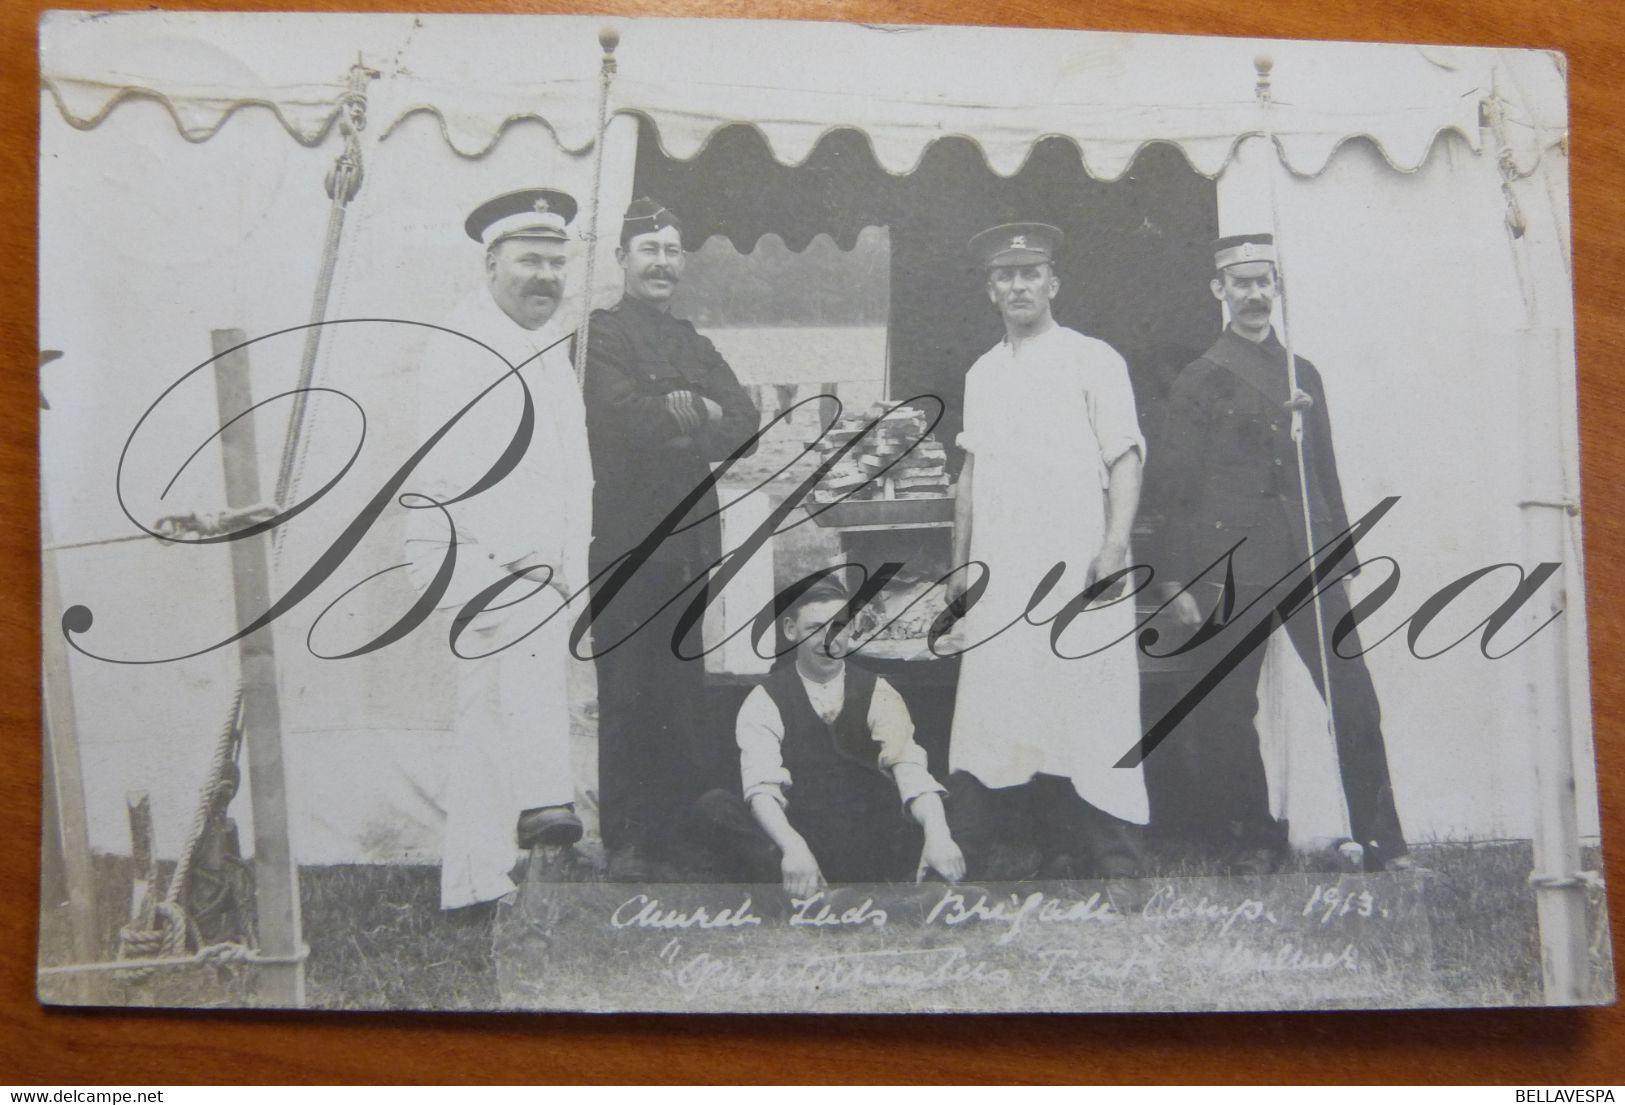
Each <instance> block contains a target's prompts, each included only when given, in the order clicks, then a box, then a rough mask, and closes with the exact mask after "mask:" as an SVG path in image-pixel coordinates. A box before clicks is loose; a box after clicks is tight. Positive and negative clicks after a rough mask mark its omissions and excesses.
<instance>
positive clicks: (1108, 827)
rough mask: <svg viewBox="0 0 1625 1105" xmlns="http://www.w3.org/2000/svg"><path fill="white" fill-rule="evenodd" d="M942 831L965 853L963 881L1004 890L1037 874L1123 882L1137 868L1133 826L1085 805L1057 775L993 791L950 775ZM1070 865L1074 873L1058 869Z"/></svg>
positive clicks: (1138, 840) (1139, 859)
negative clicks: (999, 886)
mask: <svg viewBox="0 0 1625 1105" xmlns="http://www.w3.org/2000/svg"><path fill="white" fill-rule="evenodd" d="M948 827H949V831H951V832H952V833H953V836H954V840H955V841H956V842H957V843H958V844H959V849H960V851H962V852H964V853H965V877H966V878H969V879H982V880H987V881H994V882H1007V881H1012V880H1015V879H1021V878H1028V877H1031V876H1032V875H1033V874H1036V873H1039V872H1040V871H1041V870H1045V871H1049V872H1053V873H1057V874H1063V875H1066V876H1069V877H1086V876H1095V877H1099V878H1123V877H1131V876H1134V875H1138V874H1140V873H1141V871H1142V868H1143V859H1144V844H1143V839H1142V837H1143V834H1142V832H1141V829H1140V826H1138V825H1135V824H1132V823H1130V822H1128V821H1123V820H1120V819H1119V818H1116V817H1113V816H1112V815H1111V814H1109V813H1107V812H1105V811H1104V810H1101V809H1097V808H1096V807H1094V806H1092V805H1090V804H1089V803H1088V802H1085V801H1084V800H1083V799H1082V798H1080V797H1079V796H1078V792H1077V790H1076V789H1075V788H1074V787H1073V786H1072V781H1071V780H1070V779H1063V778H1061V777H1060V776H1058V775H1038V776H1035V777H1034V778H1033V779H1032V781H1030V782H1027V783H1022V784H1021V785H1020V786H1013V787H998V788H993V787H988V786H985V785H983V783H982V781H981V780H980V779H978V778H976V777H975V776H974V775H972V774H970V773H969V772H966V771H956V772H954V773H953V775H951V776H950V777H949V779H948ZM1074 859H1075V860H1077V861H1078V862H1080V863H1081V864H1082V865H1083V866H1082V869H1079V868H1078V867H1075V866H1068V867H1062V866H1060V863H1061V862H1068V863H1070V861H1072V860H1074Z"/></svg>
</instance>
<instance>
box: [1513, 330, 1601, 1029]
mask: <svg viewBox="0 0 1625 1105" xmlns="http://www.w3.org/2000/svg"><path fill="white" fill-rule="evenodd" d="M1558 340H1560V339H1559V338H1558V335H1557V334H1555V333H1553V332H1552V331H1549V330H1538V329H1534V330H1531V331H1530V332H1528V333H1526V334H1525V336H1524V344H1523V348H1522V353H1523V356H1522V357H1521V358H1520V366H1519V367H1520V378H1521V379H1522V381H1523V389H1524V394H1523V396H1522V400H1523V401H1522V403H1521V404H1520V409H1521V410H1522V411H1524V412H1525V414H1526V416H1530V417H1529V422H1530V424H1531V425H1535V426H1546V425H1562V424H1563V422H1564V420H1565V419H1567V418H1570V417H1571V415H1570V414H1569V412H1570V411H1571V410H1572V409H1573V408H1572V407H1570V406H1569V405H1568V403H1566V402H1564V401H1563V396H1562V393H1563V392H1564V391H1565V390H1566V387H1567V381H1566V380H1565V379H1564V377H1565V376H1566V375H1567V370H1566V368H1565V367H1564V365H1563V358H1562V357H1561V356H1560V354H1559V352H1558V349H1557V342H1558ZM1554 376H1555V377H1556V379H1555V382H1554ZM1543 392H1544V394H1542V393H1543ZM1554 410H1555V412H1556V416H1555V420H1548V419H1547V418H1543V417H1540V415H1542V414H1545V413H1547V412H1549V411H1554ZM1551 446H1552V442H1551V441H1550V440H1549V439H1548V440H1544V441H1540V442H1537V443H1536V450H1537V452H1538V451H1539V450H1540V449H1541V448H1542V447H1544V449H1545V451H1546V452H1547V453H1548V454H1549V453H1551V452H1553V451H1554V450H1552V448H1551ZM1566 469H1567V461H1566V458H1561V459H1560V460H1559V462H1558V463H1557V464H1555V465H1554V464H1552V463H1551V461H1550V460H1549V459H1548V458H1547V457H1540V456H1530V457H1527V458H1526V460H1525V470H1526V471H1527V472H1529V474H1530V477H1531V479H1532V480H1533V481H1536V482H1535V485H1534V486H1533V487H1531V489H1530V498H1528V499H1526V500H1524V501H1523V502H1521V503H1520V504H1519V506H1521V507H1522V508H1523V516H1524V525H1525V527H1526V529H1525V532H1526V533H1527V534H1528V535H1529V537H1530V538H1531V548H1533V549H1535V550H1538V553H1539V555H1540V556H1541V558H1542V559H1547V558H1556V559H1561V560H1562V561H1563V566H1564V567H1563V570H1562V571H1561V572H1559V573H1558V575H1557V576H1556V577H1555V579H1554V581H1553V585H1552V586H1550V587H1549V590H1548V595H1549V605H1548V607H1547V609H1546V610H1545V612H1544V617H1546V618H1551V617H1556V616H1557V615H1558V614H1560V613H1561V612H1562V611H1563V610H1564V609H1565V608H1566V607H1567V606H1568V601H1569V597H1570V596H1571V595H1577V594H1583V593H1584V592H1583V590H1581V589H1579V588H1578V587H1576V588H1575V589H1573V590H1571V589H1570V578H1571V571H1572V566H1573V563H1574V560H1575V559H1576V556H1577V553H1578V549H1577V548H1575V547H1574V545H1573V544H1571V542H1570V541H1569V540H1568V538H1569V536H1570V535H1571V533H1572V527H1571V523H1572V520H1573V518H1574V517H1575V516H1576V515H1577V513H1578V510H1579V496H1578V493H1577V490H1576V489H1574V488H1571V487H1570V486H1569V479H1568V472H1567V471H1566ZM1550 490H1556V491H1558V494H1557V495H1556V496H1553V495H1551V494H1550ZM1567 629H1568V627H1567V626H1566V625H1564V626H1559V627H1558V632H1556V633H1554V634H1551V635H1550V636H1549V637H1548V639H1547V641H1546V645H1547V647H1546V648H1544V649H1530V650H1529V653H1530V656H1529V661H1528V662H1529V666H1530V669H1531V671H1530V676H1529V681H1530V690H1531V692H1532V693H1531V695H1530V705H1531V707H1532V708H1533V710H1534V711H1535V717H1536V723H1535V724H1534V725H1532V726H1531V727H1530V730H1529V738H1530V740H1531V741H1533V743H1534V746H1535V747H1534V761H1535V840H1534V853H1535V854H1534V859H1535V868H1534V871H1533V873H1532V874H1531V875H1530V878H1529V883H1530V885H1531V886H1532V887H1533V888H1534V891H1535V915H1536V917H1537V918H1538V919H1539V922H1540V965H1541V979H1542V983H1543V987H1544V992H1545V997H1546V1004H1548V1005H1579V1004H1584V1003H1585V1002H1587V1001H1590V1000H1591V959H1590V925H1589V922H1588V920H1587V918H1586V881H1585V877H1584V875H1583V874H1582V873H1581V870H1580V869H1581V867H1582V862H1581V858H1580V824H1579V815H1578V811H1577V809H1576V801H1575V771H1574V729H1573V716H1572V712H1571V710H1570V708H1569V707H1570V702H1569V678H1570V672H1569V664H1570V663H1571V662H1572V660H1573V656H1574V653H1573V652H1572V651H1571V649H1570V647H1569V640H1568V634H1567ZM1579 656H1580V657H1581V663H1584V657H1585V653H1584V651H1583V650H1582V651H1581V652H1580V653H1579ZM1543 707H1544V709H1542V708H1543ZM1547 710H1549V711H1550V715H1549V718H1550V719H1549V721H1546V722H1544V723H1542V722H1541V721H1540V720H1539V719H1540V716H1541V714H1542V713H1544V712H1546V711H1547Z"/></svg>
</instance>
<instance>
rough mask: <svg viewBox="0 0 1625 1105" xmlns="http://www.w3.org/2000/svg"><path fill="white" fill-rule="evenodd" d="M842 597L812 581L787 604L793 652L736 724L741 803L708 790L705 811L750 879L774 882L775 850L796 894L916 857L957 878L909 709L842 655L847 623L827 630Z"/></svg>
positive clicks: (887, 872) (959, 871)
mask: <svg viewBox="0 0 1625 1105" xmlns="http://www.w3.org/2000/svg"><path fill="white" fill-rule="evenodd" d="M849 601H850V600H849V596H848V595H847V593H846V591H845V590H844V589H843V588H842V587H840V586H839V585H838V584H836V583H835V582H833V581H830V580H822V581H820V582H819V583H817V584H814V585H813V586H812V587H811V588H809V589H808V590H807V591H806V592H804V593H803V594H802V595H801V596H800V597H798V598H797V600H796V602H795V603H794V604H793V605H792V606H791V607H790V608H789V609H788V610H786V611H785V613H784V616H783V618H782V619H781V628H782V631H783V633H784V635H785V638H786V641H787V643H789V644H792V645H794V646H795V662H794V663H787V664H782V665H780V666H779V667H778V668H776V669H775V670H774V671H773V673H772V674H771V675H769V676H768V677H767V678H766V680H764V681H763V682H762V683H761V685H759V686H757V687H756V688H755V689H754V690H752V691H751V692H750V696H749V697H748V698H746V699H745V702H744V705H742V706H741V707H740V709H739V718H738V721H737V723H736V726H735V737H736V739H737V740H738V742H739V766H740V779H741V783H742V785H743V790H744V798H743V801H741V799H740V798H739V796H738V795H734V794H729V793H727V792H724V791H711V792H710V793H709V794H707V795H706V796H705V798H704V799H702V803H703V805H704V810H705V814H706V816H707V817H708V818H709V820H710V821H711V822H712V824H713V825H714V826H715V827H717V828H719V829H723V830H729V831H731V834H732V836H733V838H734V840H735V843H736V845H737V846H736V847H733V848H732V849H731V851H733V852H734V853H735V856H736V858H737V859H738V860H739V862H740V865H741V866H742V867H743V868H745V872H744V877H745V878H746V879H747V880H748V881H752V882H771V881H773V879H774V878H775V873H774V870H773V864H774V861H775V859H776V860H777V867H778V871H777V876H778V877H779V878H782V880H783V882H784V888H785V890H786V891H788V892H789V893H790V894H791V895H793V896H796V897H806V896H807V895H809V894H811V893H812V892H813V891H814V890H816V889H817V888H818V887H820V886H823V885H825V884H826V883H853V882H912V881H914V879H915V877H916V875H917V874H919V873H920V872H921V867H922V864H923V866H924V867H929V868H930V869H931V870H934V871H935V872H936V873H937V874H939V875H941V876H942V877H943V878H945V879H947V880H949V881H950V882H957V881H958V880H959V879H961V878H962V877H964V874H965V857H964V856H963V855H962V854H961V853H960V851H959V846H958V845H957V844H955V843H954V840H953V837H952V836H951V835H950V834H949V832H948V821H947V818H946V817H945V816H944V813H943V807H942V795H943V793H944V791H943V788H942V787H941V786H940V785H939V784H938V783H937V781H936V780H935V779H934V778H932V777H931V773H930V771H928V770H927V769H926V761H925V750H924V749H922V748H921V747H920V746H919V745H918V744H916V743H915V742H914V723H913V721H912V720H911V719H910V718H909V714H908V707H907V706H906V705H904V703H903V699H902V697H901V696H900V695H899V694H898V693H897V692H896V691H895V690H893V689H892V687H891V686H890V685H889V684H887V682H886V681H885V680H884V679H881V678H879V677H877V676H875V675H874V674H873V673H871V672H867V671H864V670H863V669H862V668H859V667H856V666H853V665H849V664H847V662H846V661H845V659H843V651H844V650H845V649H847V648H849V647H850V630H849V629H848V628H838V629H836V630H835V631H834V632H833V633H832V632H830V630H829V625H830V623H831V622H832V621H834V620H835V619H837V618H839V617H840V616H841V615H842V613H843V611H844V610H845V609H846V606H847V603H848V602H849ZM746 807H748V810H749V814H748V815H747V814H746ZM769 841H771V845H769Z"/></svg>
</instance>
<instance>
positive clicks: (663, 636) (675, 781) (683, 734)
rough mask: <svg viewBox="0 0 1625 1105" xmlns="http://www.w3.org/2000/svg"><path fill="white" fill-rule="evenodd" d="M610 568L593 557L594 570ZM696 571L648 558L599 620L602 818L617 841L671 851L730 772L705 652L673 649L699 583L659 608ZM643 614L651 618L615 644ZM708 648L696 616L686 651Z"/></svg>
mask: <svg viewBox="0 0 1625 1105" xmlns="http://www.w3.org/2000/svg"><path fill="white" fill-rule="evenodd" d="M602 570H603V565H601V564H595V565H594V567H593V574H594V577H595V578H596V577H597V576H598V573H599V572H600V571H602ZM693 578H694V577H693V574H692V573H691V572H690V571H689V570H688V569H686V568H684V567H683V566H681V565H678V564H668V563H661V562H657V561H649V562H647V563H645V564H644V565H643V566H642V567H641V568H639V569H638V572H637V574H636V575H634V576H633V577H632V578H631V580H629V581H628V582H627V584H626V586H625V587H623V588H622V589H621V590H620V591H619V592H618V593H616V594H615V595H614V596H613V598H612V600H611V601H610V603H609V605H608V606H607V607H606V608H604V609H602V610H601V611H599V612H598V613H597V615H596V616H595V617H594V619H593V651H594V652H595V653H596V654H598V660H597V665H598V805H599V824H600V825H601V827H602V830H603V835H604V844H605V846H606V847H608V848H610V849H611V850H616V849H621V848H625V847H639V848H646V849H650V850H653V851H661V850H663V849H662V848H661V845H662V844H663V843H665V842H669V841H671V840H673V839H674V837H676V836H678V835H680V834H681V833H682V832H683V831H685V830H684V827H685V826H686V825H687V824H688V822H689V817H690V811H691V810H692V808H693V805H694V802H695V801H696V800H697V799H698V798H699V796H700V795H701V794H703V793H705V792H706V791H707V790H709V789H711V788H712V787H716V786H721V785H726V783H727V781H728V776H727V774H726V773H725V772H724V771H723V768H722V763H723V760H722V752H723V751H724V749H723V747H722V743H721V737H723V736H726V733H725V732H724V731H722V730H719V729H717V727H716V726H714V725H713V724H711V720H710V717H709V712H708V710H707V709H706V687H705V661H704V659H703V658H695V659H692V660H683V659H679V658H678V657H677V656H676V655H675V654H674V653H673V651H672V633H673V630H674V629H675V627H676V624H677V620H678V618H679V617H680V616H681V614H682V611H683V610H684V609H686V608H687V607H688V605H689V604H690V602H692V601H693V596H694V594H695V591H696V590H698V588H696V589H691V590H690V591H688V592H685V593H684V594H683V596H682V597H681V598H679V599H678V600H677V601H676V602H674V603H672V604H671V606H669V607H667V608H666V610H664V611H662V612H660V613H658V614H657V613H655V611H656V610H657V609H658V608H659V607H660V605H661V604H662V603H664V602H666V601H667V600H669V599H670V598H671V597H672V596H673V595H675V594H677V592H678V590H679V589H680V588H682V586H683V585H684V584H685V583H687V582H689V581H690V580H692V579H693ZM599 586H602V581H601V580H600V583H599ZM640 623H647V624H643V625H642V628H641V629H638V631H637V632H636V633H635V634H634V635H632V636H631V637H630V638H628V639H627V640H625V641H624V642H623V643H621V644H618V645H617V644H616V642H617V641H620V640H621V638H623V637H626V635H627V634H628V633H630V632H631V630H632V629H633V627H634V626H637V625H639V624H640ZM611 646H614V647H611ZM701 647H702V646H701V644H700V629H699V626H698V625H696V626H695V627H694V630H693V631H692V633H690V634H689V636H688V637H687V638H686V639H685V641H684V647H683V652H684V654H686V655H693V654H695V653H697V652H699V651H700V648H701ZM606 648H607V649H609V651H608V652H607V653H605V651H604V650H605V649H606ZM728 744H729V745H731V744H732V742H731V741H729V742H728Z"/></svg>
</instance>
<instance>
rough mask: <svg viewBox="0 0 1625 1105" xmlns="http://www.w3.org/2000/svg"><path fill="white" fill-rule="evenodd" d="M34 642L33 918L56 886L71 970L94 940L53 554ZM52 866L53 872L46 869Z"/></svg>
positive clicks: (44, 574)
mask: <svg viewBox="0 0 1625 1105" xmlns="http://www.w3.org/2000/svg"><path fill="white" fill-rule="evenodd" d="M50 544H51V512H50V507H49V504H48V503H47V501H46V493H45V484H44V483H43V482H41V484H40V547H41V548H43V549H48V548H49V547H50ZM40 610H41V613H42V615H43V617H42V618H41V623H42V624H41V626H40V634H41V639H42V648H41V661H42V666H43V668H44V684H45V688H44V689H45V695H44V701H43V703H42V706H43V710H44V718H43V720H44V722H45V762H44V775H45V780H44V783H45V785H44V803H43V809H42V812H43V814H44V817H43V832H44V838H45V847H44V848H42V849H41V863H42V866H44V867H45V870H44V872H43V874H44V877H43V878H42V879H41V880H40V916H41V918H42V919H43V918H44V916H45V914H46V912H47V908H48V907H54V906H55V905H56V903H55V902H51V901H47V900H46V898H47V895H46V890H47V888H48V887H50V886H51V884H52V883H53V882H57V879H58V878H60V879H61V883H59V885H62V884H65V885H63V886H62V888H63V889H64V890H65V891H66V893H67V914H68V929H69V936H70V940H71V945H72V948H73V958H74V961H75V962H76V963H90V962H93V961H94V960H96V959H98V958H99V956H98V955H97V933H96V881H95V878H94V872H93V871H92V870H91V864H90V832H89V829H88V826H87V822H86V820H85V784H84V774H83V768H82V766H81V764H80V760H79V726H78V722H77V720H76V718H75V715H74V708H73V685H72V682H71V680H70V679H69V675H68V648H67V644H66V642H65V641H64V640H63V639H62V627H61V626H60V625H58V624H56V623H57V620H58V619H59V618H61V617H62V589H61V587H60V585H59V584H58V582H57V575H56V554H55V553H54V552H49V551H47V552H45V553H44V554H43V555H42V556H41V557H40ZM47 859H49V860H50V861H51V865H56V864H59V865H60V867H59V870H57V871H52V870H51V869H50V865H47ZM73 987H74V992H73V996H74V998H75V999H76V1000H78V1001H83V1002H89V1001H93V1000H94V999H95V995H94V993H93V991H92V983H90V982H89V981H88V980H86V979H82V978H81V979H78V980H76V981H75V982H74V983H73Z"/></svg>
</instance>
